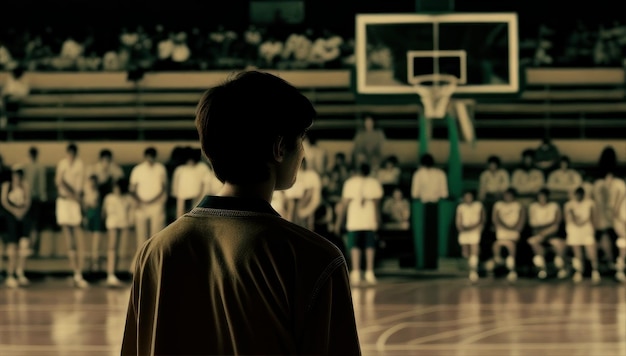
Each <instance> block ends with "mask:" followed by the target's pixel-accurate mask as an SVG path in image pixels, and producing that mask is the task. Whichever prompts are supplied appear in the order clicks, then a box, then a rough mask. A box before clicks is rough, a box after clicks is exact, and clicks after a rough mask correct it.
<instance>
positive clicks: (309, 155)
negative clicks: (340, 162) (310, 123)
mask: <svg viewBox="0 0 626 356" xmlns="http://www.w3.org/2000/svg"><path fill="white" fill-rule="evenodd" d="M302 144H303V146H304V158H305V159H306V161H307V165H308V166H309V168H310V169H312V170H314V171H315V172H317V174H319V175H320V176H322V175H324V174H325V173H326V169H327V165H328V153H327V152H326V150H325V149H324V148H323V147H320V146H319V145H318V144H317V135H316V134H315V132H314V131H309V132H307V135H306V137H305V138H304V141H303V142H302Z"/></svg>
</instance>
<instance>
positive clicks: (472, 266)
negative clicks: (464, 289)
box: [455, 190, 487, 282]
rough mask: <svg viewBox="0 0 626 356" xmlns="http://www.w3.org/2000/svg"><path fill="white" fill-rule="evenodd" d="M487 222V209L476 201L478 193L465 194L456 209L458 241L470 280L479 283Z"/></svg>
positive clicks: (471, 191)
mask: <svg viewBox="0 0 626 356" xmlns="http://www.w3.org/2000/svg"><path fill="white" fill-rule="evenodd" d="M486 222H487V214H486V212H485V208H484V207H483V204H482V203H481V202H480V201H477V200H476V192H474V191H473V190H468V191H466V192H465V193H463V201H462V202H461V203H460V204H459V205H458V206H457V208H456V218H455V223H456V228H457V230H458V231H459V236H458V241H459V245H461V250H462V254H463V257H464V258H465V259H467V264H468V266H469V270H470V273H469V279H470V281H472V282H476V281H478V264H479V256H480V238H481V235H482V231H483V228H484V227H485V223H486Z"/></svg>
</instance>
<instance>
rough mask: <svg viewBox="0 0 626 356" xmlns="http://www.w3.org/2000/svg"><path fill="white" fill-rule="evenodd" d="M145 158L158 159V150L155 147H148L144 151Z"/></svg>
mask: <svg viewBox="0 0 626 356" xmlns="http://www.w3.org/2000/svg"><path fill="white" fill-rule="evenodd" d="M143 156H144V157H146V156H150V157H152V158H156V156H157V150H156V148H154V147H148V148H146V149H145V150H144V151H143Z"/></svg>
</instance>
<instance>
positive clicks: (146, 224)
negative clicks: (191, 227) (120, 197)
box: [129, 147, 168, 271]
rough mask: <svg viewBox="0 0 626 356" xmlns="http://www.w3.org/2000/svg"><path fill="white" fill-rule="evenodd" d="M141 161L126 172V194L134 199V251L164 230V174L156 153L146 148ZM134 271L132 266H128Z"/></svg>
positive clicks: (154, 149) (154, 150)
mask: <svg viewBox="0 0 626 356" xmlns="http://www.w3.org/2000/svg"><path fill="white" fill-rule="evenodd" d="M143 156H144V161H143V162H141V163H139V164H138V165H136V166H135V167H133V169H132V170H131V173H130V186H129V191H130V194H131V195H132V196H133V197H134V199H135V207H136V208H135V233H136V235H137V236H136V239H137V251H139V249H140V248H141V246H142V245H143V243H144V242H146V240H147V239H148V238H150V236H152V235H154V234H156V233H157V232H159V231H161V229H163V228H164V227H165V221H166V220H165V203H166V202H167V196H168V194H167V184H168V180H167V171H166V169H165V166H164V165H163V164H162V163H160V162H157V160H156V157H157V150H156V148H154V147H148V148H146V149H145V151H144V155H143ZM131 271H134V266H131Z"/></svg>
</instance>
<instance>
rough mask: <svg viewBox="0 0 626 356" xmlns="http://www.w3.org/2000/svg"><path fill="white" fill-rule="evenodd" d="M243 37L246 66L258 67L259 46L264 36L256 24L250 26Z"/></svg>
mask: <svg viewBox="0 0 626 356" xmlns="http://www.w3.org/2000/svg"><path fill="white" fill-rule="evenodd" d="M243 37H244V49H243V56H244V59H245V61H246V65H247V66H252V67H256V66H258V63H259V46H260V45H261V42H262V41H263V35H262V34H261V31H260V30H259V29H258V28H257V27H256V26H255V25H254V24H250V25H248V28H247V29H246V31H245V32H244V34H243Z"/></svg>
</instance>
